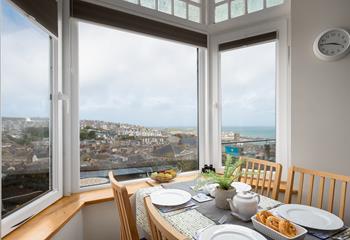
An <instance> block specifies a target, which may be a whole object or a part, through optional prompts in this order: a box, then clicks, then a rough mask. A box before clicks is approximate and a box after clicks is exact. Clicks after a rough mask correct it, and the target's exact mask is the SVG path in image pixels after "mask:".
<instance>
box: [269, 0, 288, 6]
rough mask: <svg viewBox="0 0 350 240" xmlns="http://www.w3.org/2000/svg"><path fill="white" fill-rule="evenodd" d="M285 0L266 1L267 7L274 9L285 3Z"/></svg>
mask: <svg viewBox="0 0 350 240" xmlns="http://www.w3.org/2000/svg"><path fill="white" fill-rule="evenodd" d="M283 1H284V0H266V7H273V6H277V5H280V4H282V3H283Z"/></svg>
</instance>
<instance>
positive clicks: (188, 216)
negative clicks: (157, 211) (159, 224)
mask: <svg viewBox="0 0 350 240" xmlns="http://www.w3.org/2000/svg"><path fill="white" fill-rule="evenodd" d="M164 217H165V219H167V220H168V222H169V223H170V224H171V225H172V226H173V227H174V228H176V229H177V230H178V231H179V232H181V233H182V234H184V235H186V236H188V237H190V238H193V237H194V236H195V235H196V232H197V231H198V230H200V229H203V228H205V227H207V226H209V225H214V224H215V222H213V221H212V220H210V219H209V218H207V217H205V216H204V215H203V214H201V213H200V212H198V211H197V210H196V209H193V210H188V211H184V212H180V213H178V214H170V213H169V214H164Z"/></svg>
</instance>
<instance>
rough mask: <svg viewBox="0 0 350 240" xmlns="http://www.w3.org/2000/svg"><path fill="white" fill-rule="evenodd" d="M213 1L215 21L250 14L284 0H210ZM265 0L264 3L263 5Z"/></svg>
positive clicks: (279, 3) (276, 4)
mask: <svg viewBox="0 0 350 240" xmlns="http://www.w3.org/2000/svg"><path fill="white" fill-rule="evenodd" d="M211 1H214V9H210V10H211V11H215V13H214V16H215V20H214V22H215V23H218V22H222V21H226V20H228V19H232V18H236V17H239V16H243V15H245V14H251V13H254V12H257V11H261V10H264V9H266V8H270V7H273V6H278V5H282V4H283V3H284V0H211ZM264 1H266V5H264ZM227 7H229V8H230V9H229V10H230V16H227V14H228V9H227Z"/></svg>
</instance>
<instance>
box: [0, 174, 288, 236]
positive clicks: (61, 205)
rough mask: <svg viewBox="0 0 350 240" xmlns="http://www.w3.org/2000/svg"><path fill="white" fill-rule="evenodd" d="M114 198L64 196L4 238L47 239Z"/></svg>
mask: <svg viewBox="0 0 350 240" xmlns="http://www.w3.org/2000/svg"><path fill="white" fill-rule="evenodd" d="M197 176H198V175H197V174H190V175H189V174H186V175H181V176H178V177H177V178H176V179H175V182H184V181H190V180H193V179H195V178H196V177H197ZM157 185H159V184H157V183H155V182H153V181H151V180H146V181H143V182H136V183H128V184H126V187H127V190H128V193H129V195H130V196H131V195H132V194H134V193H135V192H136V191H137V190H138V189H141V188H146V187H150V186H157ZM285 189H286V183H281V186H280V191H281V192H284V191H285ZM112 200H113V192H112V190H111V188H106V189H100V190H93V191H87V192H81V193H76V194H73V195H72V196H69V197H63V198H61V199H60V200H58V201H57V202H56V203H54V204H52V205H51V206H49V207H48V208H46V209H45V210H43V211H42V212H40V213H38V214H37V215H36V216H35V217H33V218H32V219H30V220H29V221H28V222H26V223H24V224H23V225H22V226H20V227H19V228H17V229H16V230H14V231H13V232H11V233H9V234H8V235H6V236H5V237H4V238H3V239H4V240H27V239H36V240H46V239H51V238H52V237H53V236H54V235H55V234H56V233H57V232H58V231H59V230H60V229H61V228H62V227H63V226H64V225H65V224H66V223H67V222H69V220H70V219H71V218H72V217H73V216H74V215H75V214H76V213H77V212H78V211H79V210H80V209H82V208H83V207H84V206H88V205H92V204H97V203H103V202H108V201H112Z"/></svg>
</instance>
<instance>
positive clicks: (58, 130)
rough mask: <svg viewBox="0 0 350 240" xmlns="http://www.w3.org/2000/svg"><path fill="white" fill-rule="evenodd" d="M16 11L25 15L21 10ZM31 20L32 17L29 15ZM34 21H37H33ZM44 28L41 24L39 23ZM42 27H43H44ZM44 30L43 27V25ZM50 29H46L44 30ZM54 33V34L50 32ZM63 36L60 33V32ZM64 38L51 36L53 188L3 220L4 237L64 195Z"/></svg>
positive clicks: (59, 3)
mask: <svg viewBox="0 0 350 240" xmlns="http://www.w3.org/2000/svg"><path fill="white" fill-rule="evenodd" d="M58 9H61V1H58ZM17 10H18V11H19V12H20V13H21V14H23V15H24V16H26V14H25V13H23V11H22V10H20V9H18V8H17ZM58 16H59V24H58V25H59V33H60V32H61V31H60V29H61V21H60V19H61V15H60V11H59V15H58ZM28 19H29V20H32V19H30V18H28ZM33 23H34V24H37V23H36V22H35V21H33ZM38 26H39V27H41V26H40V25H38ZM41 28H42V27H41ZM42 29H44V28H42ZM44 30H45V31H47V30H46V29H44ZM48 34H50V35H51V33H49V32H48ZM59 35H61V34H59ZM61 46H62V41H61V39H60V38H58V39H57V38H56V37H55V36H52V38H51V50H50V51H51V54H50V57H51V64H50V66H51V71H50V75H51V79H50V81H51V96H52V100H51V101H52V102H51V134H52V139H51V141H52V149H51V151H52V159H51V164H52V165H51V166H52V169H51V174H52V175H51V181H52V182H51V183H52V190H51V191H50V192H48V193H46V194H45V195H43V196H41V197H39V198H38V199H35V200H33V201H32V202H30V203H28V204H27V205H25V206H23V207H21V208H20V209H18V210H16V211H14V212H13V213H11V214H10V215H8V216H6V217H5V218H4V219H2V220H1V237H3V236H5V235H6V234H8V233H9V232H11V231H13V230H15V229H16V228H18V227H19V226H21V224H22V223H24V222H26V221H27V220H29V219H30V218H31V217H32V216H34V215H36V214H38V213H39V212H41V211H42V210H44V209H45V208H47V207H48V206H49V205H51V204H52V203H54V202H56V201H57V200H59V199H60V198H61V197H62V196H63V184H62V183H63V181H62V103H61V101H60V99H59V92H60V91H61V89H62V81H61V79H62V76H61V72H62V64H61V63H62V61H61V59H62V58H61V53H60V51H59V49H61ZM14 226H15V227H14Z"/></svg>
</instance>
